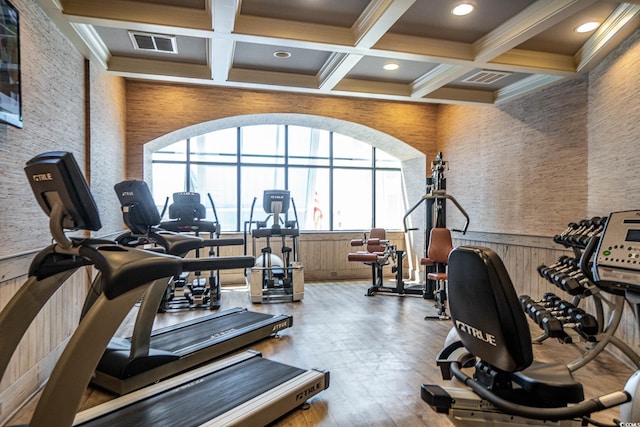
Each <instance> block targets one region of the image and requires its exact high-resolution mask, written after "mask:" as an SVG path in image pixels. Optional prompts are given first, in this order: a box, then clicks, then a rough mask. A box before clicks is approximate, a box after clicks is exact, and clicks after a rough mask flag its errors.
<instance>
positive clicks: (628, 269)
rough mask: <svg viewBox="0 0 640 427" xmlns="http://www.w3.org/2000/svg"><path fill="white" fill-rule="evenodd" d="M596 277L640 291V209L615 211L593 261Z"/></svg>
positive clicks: (603, 233) (610, 217)
mask: <svg viewBox="0 0 640 427" xmlns="http://www.w3.org/2000/svg"><path fill="white" fill-rule="evenodd" d="M593 273H594V278H595V279H596V280H598V281H608V282H616V283H618V284H619V285H620V287H622V288H625V289H629V290H632V291H635V292H640V210H634V211H622V212H613V213H611V214H610V215H609V219H608V220H607V224H606V225H605V228H604V231H603V232H602V237H601V238H600V243H599V244H598V249H597V250H596V256H595V262H594V264H593Z"/></svg>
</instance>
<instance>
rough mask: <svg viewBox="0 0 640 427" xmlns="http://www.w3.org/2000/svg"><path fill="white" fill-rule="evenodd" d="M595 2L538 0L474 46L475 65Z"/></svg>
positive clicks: (587, 0)
mask: <svg viewBox="0 0 640 427" xmlns="http://www.w3.org/2000/svg"><path fill="white" fill-rule="evenodd" d="M595 1H596V0H538V1H536V2H535V3H533V4H531V5H530V6H529V7H527V8H526V9H524V10H523V11H522V12H520V13H518V14H517V15H516V16H514V17H513V18H511V19H509V20H508V21H507V22H505V23H504V24H502V25H500V26H499V27H498V28H496V29H495V30H493V31H491V32H490V33H489V34H487V35H486V36H484V37H482V38H480V39H478V40H477V41H476V42H474V43H473V50H474V52H475V60H476V62H480V63H484V62H488V61H491V60H492V59H493V58H495V57H497V56H499V55H502V54H503V53H505V52H507V51H508V50H510V49H513V48H514V47H516V46H518V45H519V44H521V43H523V42H524V41H526V40H528V39H530V38H531V37H533V36H535V35H537V34H540V33H541V32H543V31H544V30H546V29H548V28H550V27H551V26H552V25H555V24H557V23H558V22H560V21H562V20H564V19H566V18H568V17H569V16H571V15H573V14H575V13H576V12H578V11H580V10H582V9H584V8H585V7H587V6H589V5H590V4H592V3H594V2H595Z"/></svg>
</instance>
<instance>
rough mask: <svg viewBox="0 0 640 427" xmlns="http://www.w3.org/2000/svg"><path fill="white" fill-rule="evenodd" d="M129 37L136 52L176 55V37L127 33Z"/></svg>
mask: <svg viewBox="0 0 640 427" xmlns="http://www.w3.org/2000/svg"><path fill="white" fill-rule="evenodd" d="M129 37H130V38H131V42H132V43H133V48H134V49H136V50H146V51H148V52H163V53H178V45H177V43H176V36H168V35H166V34H151V33H137V32H133V31H129Z"/></svg>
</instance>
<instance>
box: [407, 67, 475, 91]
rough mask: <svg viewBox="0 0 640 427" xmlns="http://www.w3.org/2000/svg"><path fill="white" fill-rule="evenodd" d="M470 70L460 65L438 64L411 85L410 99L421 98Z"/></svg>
mask: <svg viewBox="0 0 640 427" xmlns="http://www.w3.org/2000/svg"><path fill="white" fill-rule="evenodd" d="M471 70H472V68H470V67H465V66H462V65H452V64H440V65H438V66H437V67H435V68H433V69H432V70H429V72H428V73H425V74H423V75H422V76H420V77H418V78H417V79H416V80H414V81H413V82H412V83H411V85H410V86H411V97H412V98H423V97H425V96H427V95H428V94H430V93H431V92H433V91H434V90H436V89H439V88H441V87H442V86H444V85H446V84H447V83H451V82H452V81H453V80H455V79H457V78H459V77H461V76H463V75H464V74H466V73H468V72H469V71H471Z"/></svg>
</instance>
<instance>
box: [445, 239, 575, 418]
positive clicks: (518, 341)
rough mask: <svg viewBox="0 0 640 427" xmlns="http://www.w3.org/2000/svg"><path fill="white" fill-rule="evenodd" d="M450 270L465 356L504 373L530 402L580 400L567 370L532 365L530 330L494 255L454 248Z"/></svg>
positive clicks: (451, 304)
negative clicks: (466, 352) (472, 357)
mask: <svg viewBox="0 0 640 427" xmlns="http://www.w3.org/2000/svg"><path fill="white" fill-rule="evenodd" d="M449 267H450V273H449V284H450V286H449V307H450V311H451V319H452V320H453V324H454V325H455V327H456V330H457V332H458V336H459V338H460V341H461V342H462V344H463V346H464V347H465V348H466V350H467V351H468V352H469V353H471V354H472V355H473V356H475V357H476V358H477V359H479V360H480V362H484V364H486V365H487V367H488V368H490V369H491V370H492V371H493V372H497V373H499V374H506V375H507V376H508V378H509V379H510V380H511V381H513V382H514V383H516V384H518V385H519V386H520V387H522V390H521V391H524V394H525V395H526V396H527V397H526V398H527V399H530V401H531V402H546V404H547V405H553V406H565V405H566V404H568V403H577V402H580V401H581V400H583V399H584V393H583V389H582V385H581V384H580V383H578V382H576V381H575V380H574V379H573V377H572V375H571V372H570V371H569V369H568V368H567V367H566V365H563V364H547V363H538V362H534V360H533V349H532V344H531V333H530V330H529V325H528V323H527V320H526V317H525V315H524V312H523V311H522V308H521V307H520V304H519V302H518V297H517V295H516V292H515V289H514V288H513V284H512V282H511V279H510V277H509V274H508V273H507V270H506V268H505V266H504V264H503V263H502V260H501V259H500V257H499V256H498V255H497V254H496V253H495V252H493V251H492V250H491V249H488V248H482V247H471V246H462V247H458V248H456V249H454V250H453V251H452V252H451V254H450V255H449ZM480 362H479V363H480ZM478 366H479V364H476V367H478ZM476 375H478V371H477V370H476ZM508 394H509V393H507V395H508ZM504 397H505V398H507V399H508V398H509V396H504Z"/></svg>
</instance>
